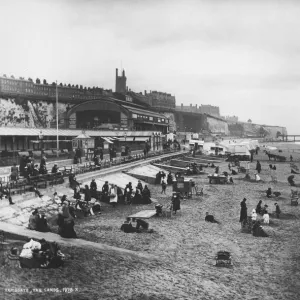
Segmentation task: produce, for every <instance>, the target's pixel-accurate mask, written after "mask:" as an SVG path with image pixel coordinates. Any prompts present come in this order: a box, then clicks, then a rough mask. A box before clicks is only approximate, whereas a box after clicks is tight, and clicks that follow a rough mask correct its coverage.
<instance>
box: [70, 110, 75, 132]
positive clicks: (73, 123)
mask: <svg viewBox="0 0 300 300" xmlns="http://www.w3.org/2000/svg"><path fill="white" fill-rule="evenodd" d="M69 128H73V129H74V128H76V114H72V115H71V116H70V118H69Z"/></svg>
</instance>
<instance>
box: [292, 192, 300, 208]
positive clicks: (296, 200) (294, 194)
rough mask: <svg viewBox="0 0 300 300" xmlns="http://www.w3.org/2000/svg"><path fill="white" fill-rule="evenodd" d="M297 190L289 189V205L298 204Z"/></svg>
mask: <svg viewBox="0 0 300 300" xmlns="http://www.w3.org/2000/svg"><path fill="white" fill-rule="evenodd" d="M298 200H299V192H298V191H297V190H296V191H295V190H291V205H292V206H298Z"/></svg>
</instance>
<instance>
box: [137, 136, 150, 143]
mask: <svg viewBox="0 0 300 300" xmlns="http://www.w3.org/2000/svg"><path fill="white" fill-rule="evenodd" d="M147 140H149V138H147V137H140V136H137V137H136V138H135V142H146V141H147Z"/></svg>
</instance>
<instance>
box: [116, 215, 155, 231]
mask: <svg viewBox="0 0 300 300" xmlns="http://www.w3.org/2000/svg"><path fill="white" fill-rule="evenodd" d="M121 230H122V231H124V232H125V233H133V232H138V233H140V232H148V233H152V232H154V231H153V229H149V223H148V222H146V221H144V220H141V219H135V218H132V220H131V219H130V218H126V220H125V221H124V223H123V224H122V226H121Z"/></svg>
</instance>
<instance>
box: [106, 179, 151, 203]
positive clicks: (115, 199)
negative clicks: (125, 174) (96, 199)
mask: <svg viewBox="0 0 300 300" xmlns="http://www.w3.org/2000/svg"><path fill="white" fill-rule="evenodd" d="M101 201H103V202H109V203H111V204H112V205H113V206H116V204H117V203H123V204H128V205H130V204H150V203H151V202H152V201H151V192H150V190H149V188H148V186H147V185H145V186H144V187H143V185H142V183H141V181H140V180H139V181H138V184H137V186H136V188H135V191H134V189H133V187H132V183H131V182H129V183H128V184H127V185H126V186H125V189H124V193H123V191H122V189H121V188H120V187H119V186H117V185H114V184H109V183H108V181H106V182H105V183H104V185H103V186H102V196H101Z"/></svg>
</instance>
